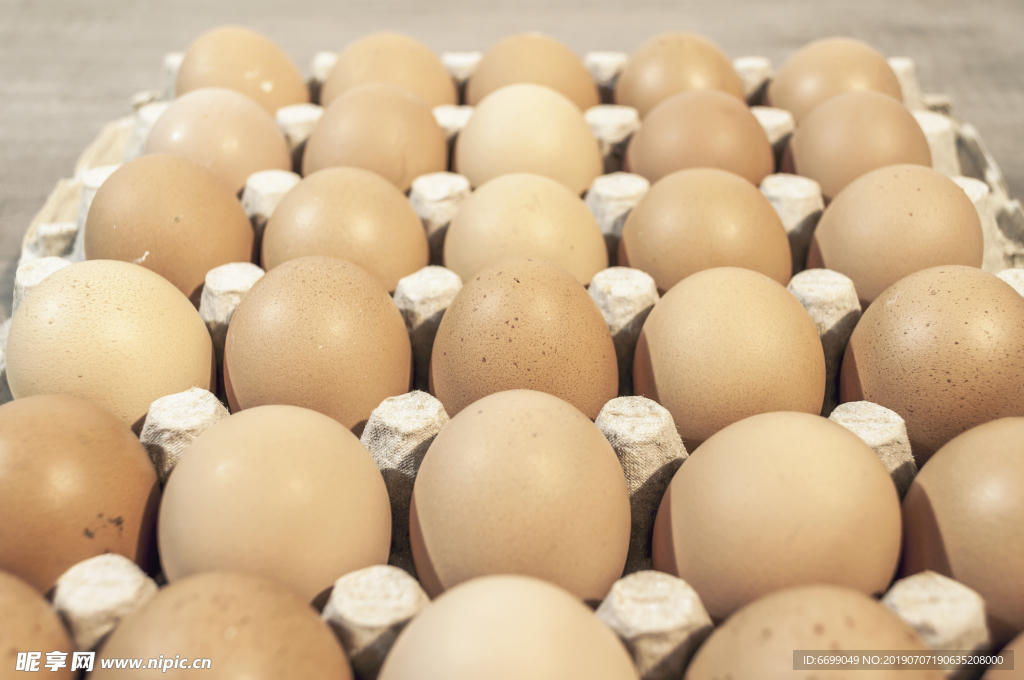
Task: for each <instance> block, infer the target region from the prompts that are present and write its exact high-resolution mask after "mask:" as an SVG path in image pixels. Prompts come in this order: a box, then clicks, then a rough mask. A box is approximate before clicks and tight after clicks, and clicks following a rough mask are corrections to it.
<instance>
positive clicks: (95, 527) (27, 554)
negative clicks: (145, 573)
mask: <svg viewBox="0 0 1024 680" xmlns="http://www.w3.org/2000/svg"><path fill="white" fill-rule="evenodd" d="M0 461H2V468H0V524H2V525H3V527H4V530H3V532H0V569H2V570H4V571H7V572H10V573H11V574H14V575H16V576H18V577H20V578H22V579H24V580H25V581H26V582H28V583H29V584H30V585H32V587H34V588H35V589H36V590H38V591H39V592H41V593H45V592H46V591H48V590H49V589H50V588H51V587H53V585H54V584H55V583H56V581H57V578H59V577H60V575H61V574H63V573H64V572H65V571H67V570H68V569H70V568H71V567H72V566H74V565H75V564H77V563H78V562H81V561H82V560H84V559H88V558H90V557H95V556H96V555H102V554H104V553H115V554H118V555H124V556H125V557H127V558H129V559H132V560H134V561H135V562H136V563H137V564H139V565H140V566H141V567H142V568H144V569H146V568H149V567H150V566H151V565H150V563H151V562H152V558H153V557H154V553H153V548H154V547H155V545H154V541H153V532H154V529H155V523H156V511H157V505H158V503H159V499H160V490H159V487H158V486H157V479H156V472H155V471H154V470H153V465H152V463H151V462H150V460H149V456H148V455H147V454H146V451H145V449H143V447H142V444H140V443H139V440H138V438H137V437H136V436H135V435H134V434H132V431H131V430H129V429H128V427H127V426H125V424H124V423H122V422H121V421H120V420H118V419H117V418H115V417H114V416H112V415H111V414H109V413H107V412H106V411H104V410H103V409H101V408H98V407H96V406H94V405H93V404H90V403H89V402H87V401H83V400H81V399H78V398H76V397H69V396H64V395H57V394H48V395H38V396H34V397H25V398H23V399H16V400H14V401H12V402H10V403H7V404H5V405H3V406H0ZM0 611H3V608H2V607H0ZM4 618H6V615H5V616H0V628H2V626H3V623H2V620H3V619H4ZM20 651H26V650H25V649H21V650H20ZM28 651H32V650H28ZM45 651H51V650H50V649H47V650H45Z"/></svg>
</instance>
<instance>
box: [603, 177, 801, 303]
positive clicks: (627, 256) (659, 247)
mask: <svg viewBox="0 0 1024 680" xmlns="http://www.w3.org/2000/svg"><path fill="white" fill-rule="evenodd" d="M619 264H628V266H630V267H633V268H635V269H640V270H642V271H645V272H647V273H648V274H650V275H651V276H652V277H654V281H655V283H657V284H658V290H659V291H661V292H662V293H664V292H665V291H667V290H668V289H669V288H671V287H672V286H674V285H676V284H677V283H679V282H680V281H682V280H683V279H685V278H686V277H687V276H689V275H690V274H695V273H697V272H699V271H703V270H705V269H712V268H714V267H744V268H746V269H752V270H754V271H757V272H761V273H762V274H764V275H765V276H768V277H769V278H772V279H774V280H775V281H778V282H779V283H781V284H782V285H786V284H787V283H789V278H790V274H791V273H792V268H793V264H792V256H791V255H790V251H789V237H788V236H786V228H785V227H783V226H782V220H780V219H779V215H778V213H777V212H776V211H775V208H773V207H772V204H771V203H769V202H768V199H767V198H765V197H764V195H763V194H762V193H761V192H760V191H758V189H757V187H755V186H754V185H753V184H751V183H750V182H748V181H746V180H745V179H743V178H742V177H740V176H739V175H734V174H733V173H731V172H726V171H724V170H716V169H714V168H694V169H692V170H681V171H679V172H674V173H672V174H671V175H668V176H666V177H664V178H662V179H660V180H658V181H657V182H656V183H655V184H654V186H652V187H651V189H650V191H648V192H647V194H646V195H645V196H644V197H643V198H642V199H640V202H639V203H638V204H637V206H636V207H635V208H633V210H632V211H630V213H629V216H628V217H627V218H626V224H625V226H624V227H623V228H622V240H621V241H620V242H619Z"/></svg>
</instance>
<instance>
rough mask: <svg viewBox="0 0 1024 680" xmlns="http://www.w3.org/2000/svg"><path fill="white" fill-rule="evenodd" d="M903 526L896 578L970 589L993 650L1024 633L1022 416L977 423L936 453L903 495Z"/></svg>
mask: <svg viewBox="0 0 1024 680" xmlns="http://www.w3.org/2000/svg"><path fill="white" fill-rule="evenodd" d="M903 521H904V542H903V565H902V573H903V574H904V575H908V576H909V575H910V574H916V573H918V572H921V571H925V570H931V571H935V572H938V573H940V574H945V575H946V576H949V577H950V578H954V579H956V580H957V581H959V582H961V583H963V584H964V585H966V586H969V587H971V588H973V589H974V590H976V591H977V592H978V593H979V594H980V595H981V596H982V597H983V598H985V604H986V613H987V614H988V618H989V626H990V628H991V630H992V633H993V636H994V638H995V642H996V643H997V644H1001V643H1003V642H1005V641H1006V640H1008V639H1010V638H1011V637H1013V636H1014V635H1017V634H1019V633H1021V632H1022V631H1024V581H1022V580H1021V578H1020V576H1021V574H1024V418H1001V419H999V420H993V421H991V422H988V423H985V424H984V425H979V426H977V427H974V428H972V429H970V430H968V431H967V432H964V433H963V434H961V435H959V436H957V437H955V438H953V439H952V440H950V442H949V443H947V444H946V445H945V446H943V447H942V448H941V449H939V450H938V451H936V452H935V455H934V456H932V458H931V460H929V461H928V464H927V465H925V466H924V467H922V468H921V471H920V472H919V473H918V475H917V477H915V478H914V483H913V484H912V485H911V486H910V489H909V491H907V497H906V499H904V501H903ZM1017 663H1020V661H1019V660H1018V661H1017Z"/></svg>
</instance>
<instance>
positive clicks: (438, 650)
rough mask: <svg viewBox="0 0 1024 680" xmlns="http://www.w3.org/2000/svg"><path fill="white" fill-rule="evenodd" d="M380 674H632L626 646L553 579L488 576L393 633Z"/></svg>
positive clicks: (435, 679) (449, 679) (603, 678)
mask: <svg viewBox="0 0 1024 680" xmlns="http://www.w3.org/2000/svg"><path fill="white" fill-rule="evenodd" d="M379 677H380V680H477V679H478V678H530V679H531V680H562V679H563V678H576V677H578V678H588V679H590V680H637V678H638V674H637V671H636V667H635V666H634V665H633V662H632V660H631V659H630V657H629V654H628V653H627V652H626V649H625V647H623V646H622V643H621V642H619V640H618V638H616V637H615V634H614V633H612V631H611V629H610V628H608V626H606V625H605V624H604V623H603V622H602V621H601V620H600V619H599V618H598V617H597V615H596V614H594V612H593V611H591V610H590V609H589V608H588V607H586V606H585V605H583V604H582V603H580V602H579V600H577V599H576V598H574V597H573V596H572V595H570V594H569V593H567V592H565V591H564V590H562V589H561V588H558V587H556V586H553V585H551V584H548V583H545V582H543V581H539V580H537V579H532V578H527V577H525V576H488V577H485V578H478V579H474V580H472V581H470V582H468V583H466V584H464V585H461V586H459V587H457V588H453V589H452V590H451V591H449V592H447V593H445V594H444V595H442V596H441V597H439V598H438V599H436V600H434V602H432V603H431V604H429V605H428V606H427V608H426V609H424V610H423V612H422V613H421V614H419V615H417V616H416V618H414V619H413V620H412V621H411V622H410V623H409V625H408V626H407V627H406V628H405V629H404V630H403V631H402V632H401V633H400V634H399V636H398V639H397V640H396V641H395V646H394V647H392V648H391V651H390V652H389V653H388V656H387V658H386V659H385V660H384V666H383V667H382V668H381V671H380V676H379Z"/></svg>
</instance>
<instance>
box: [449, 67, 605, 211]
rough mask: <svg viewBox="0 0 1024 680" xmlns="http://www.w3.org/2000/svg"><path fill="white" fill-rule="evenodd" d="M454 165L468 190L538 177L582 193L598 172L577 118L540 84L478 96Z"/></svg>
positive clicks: (595, 151)
mask: <svg viewBox="0 0 1024 680" xmlns="http://www.w3.org/2000/svg"><path fill="white" fill-rule="evenodd" d="M455 165H456V166H457V168H458V172H460V173H462V174H463V175H465V176H466V177H468V178H469V181H470V183H472V185H473V186H474V187H477V186H480V185H481V184H483V183H485V182H488V181H490V180H492V179H494V178H495V177H499V176H500V175H507V174H509V173H513V172H529V173H533V174H537V175H544V176H545V177H550V178H551V179H554V180H557V181H559V182H561V183H562V184H564V185H565V186H567V187H569V189H570V190H571V191H572V192H573V193H574V194H577V195H579V194H582V193H583V192H584V191H586V190H587V189H588V188H589V187H590V183H591V182H593V181H594V178H595V177H597V176H598V175H600V174H601V173H602V172H603V161H602V160H601V152H600V149H599V148H598V145H597V139H596V138H595V137H594V133H593V132H591V130H590V126H589V125H587V121H585V120H584V119H583V113H582V112H581V111H580V110H579V108H577V107H576V105H575V104H573V103H572V101H571V100H570V99H568V98H566V97H565V96H564V95H562V94H559V93H558V92H555V91H554V90H552V89H550V88H547V87H544V86H542V85H533V84H530V83H521V84H518V85H507V86H505V87H503V88H501V89H500V90H496V91H494V92H492V93H491V94H489V95H488V96H486V97H484V99H483V101H481V102H480V104H478V105H477V107H476V110H475V111H474V112H473V115H472V117H470V119H469V122H468V123H467V124H466V127H464V128H463V129H462V132H460V133H459V136H458V137H457V138H456V142H455Z"/></svg>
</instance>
